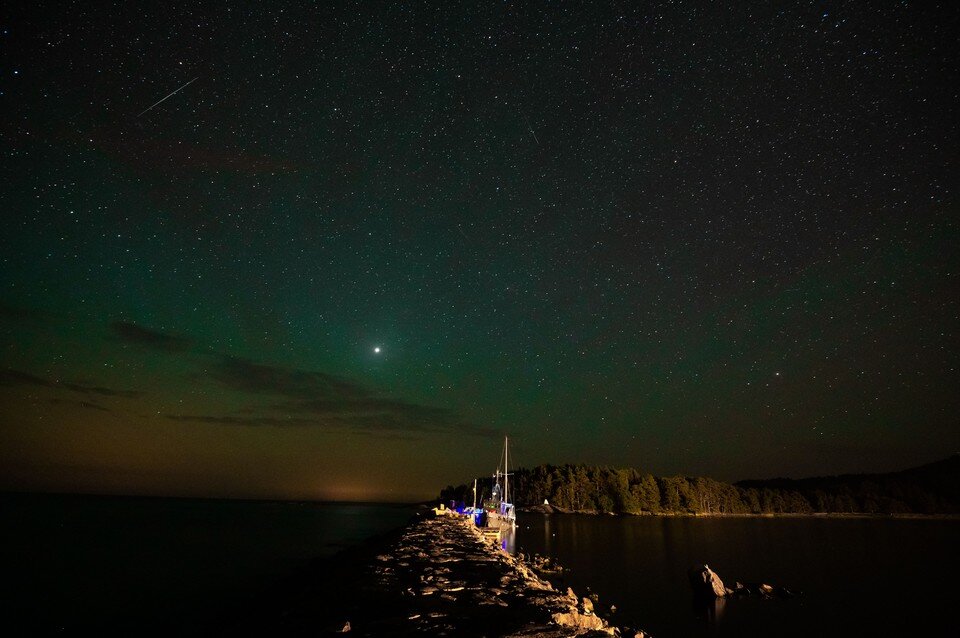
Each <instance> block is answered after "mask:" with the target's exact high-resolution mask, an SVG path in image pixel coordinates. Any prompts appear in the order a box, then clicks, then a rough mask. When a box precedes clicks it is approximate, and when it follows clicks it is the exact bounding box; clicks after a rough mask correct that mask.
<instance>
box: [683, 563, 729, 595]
mask: <svg viewBox="0 0 960 638" xmlns="http://www.w3.org/2000/svg"><path fill="white" fill-rule="evenodd" d="M687 576H688V577H689V579H690V587H692V588H693V593H694V595H695V596H702V597H706V598H723V597H724V596H726V595H727V588H726V587H724V586H723V581H722V580H720V576H718V575H717V573H716V572H714V571H713V570H712V569H710V567H709V566H707V565H701V566H699V567H694V568H692V569H691V570H690V571H688V572H687Z"/></svg>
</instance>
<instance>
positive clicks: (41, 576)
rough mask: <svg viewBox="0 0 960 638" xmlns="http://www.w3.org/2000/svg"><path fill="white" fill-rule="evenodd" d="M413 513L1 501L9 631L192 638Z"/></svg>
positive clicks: (114, 500) (229, 504)
mask: <svg viewBox="0 0 960 638" xmlns="http://www.w3.org/2000/svg"><path fill="white" fill-rule="evenodd" d="M412 514H413V510H412V509H411V508H409V507H403V506H398V505H378V504H342V503H282V502H257V501H217V500H192V499H163V498H133V497H97V496H58V495H11V494H0V521H2V523H3V526H2V531H0V538H2V545H0V546H2V550H0V552H2V554H0V559H2V561H3V563H2V564H3V575H4V578H3V583H2V584H0V612H2V613H3V616H4V621H3V625H2V626H3V627H4V628H5V629H6V628H9V627H10V626H11V625H13V626H14V627H18V628H20V629H21V631H23V634H24V635H39V634H49V633H53V632H57V633H63V634H67V635H70V634H74V635H78V634H83V635H86V633H87V632H89V631H90V630H92V629H103V630H105V631H106V633H107V634H108V635H116V634H121V633H130V634H131V635H136V634H142V633H145V632H146V633H160V632H161V631H163V630H171V631H173V634H172V635H184V633H190V632H191V631H197V630H198V629H197V628H198V627H200V626H201V625H202V623H205V622H208V621H209V620H211V619H213V618H216V617H217V616H218V615H221V614H224V613H229V611H230V610H231V609H234V608H235V607H236V606H237V605H238V604H241V603H242V602H243V601H244V600H247V599H251V598H252V599H256V597H257V596H258V595H259V594H260V593H264V592H267V591H268V589H269V588H270V587H271V586H272V585H273V584H274V583H276V582H277V581H278V580H280V579H282V578H284V577H286V576H289V575H291V574H292V573H294V572H295V571H296V570H297V569H299V568H301V567H304V566H306V565H307V564H308V563H309V561H310V560H311V559H313V558H317V557H324V556H330V555H332V554H334V553H335V552H337V551H339V550H340V549H342V548H344V547H347V546H349V545H353V544H356V543H359V542H361V541H363V540H364V539H366V538H369V537H371V536H375V535H377V534H379V533H382V532H386V531H388V530H390V529H393V528H396V527H399V526H401V525H403V524H404V523H406V522H407V521H408V520H409V519H410V517H411V516H412ZM8 635H9V634H8ZM16 635H19V634H16Z"/></svg>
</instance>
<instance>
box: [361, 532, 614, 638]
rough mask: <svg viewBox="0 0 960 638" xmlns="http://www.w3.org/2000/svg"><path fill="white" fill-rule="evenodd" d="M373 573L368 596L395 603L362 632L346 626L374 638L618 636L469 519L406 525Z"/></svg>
mask: <svg viewBox="0 0 960 638" xmlns="http://www.w3.org/2000/svg"><path fill="white" fill-rule="evenodd" d="M371 568H372V577H373V578H372V580H371V583H370V584H371V585H372V587H373V589H374V590H375V591H376V592H378V593H380V594H381V595H385V597H386V598H390V599H392V600H390V601H389V602H388V601H387V600H383V601H382V604H383V606H382V608H381V609H379V610H378V612H379V613H377V614H376V615H375V617H371V618H369V619H368V620H365V621H364V622H363V624H362V625H361V624H360V620H357V622H354V620H353V619H349V620H350V622H351V628H352V629H353V628H354V627H356V628H357V629H360V628H361V626H362V627H363V628H364V630H365V631H367V632H369V633H370V634H371V635H373V634H391V635H396V634H398V633H402V634H406V633H409V634H430V635H448V636H491V637H492V636H530V637H532V636H544V637H547V636H589V635H596V636H603V635H617V634H618V631H617V630H616V629H615V628H613V627H611V626H609V624H608V623H607V622H606V621H605V620H604V619H602V618H600V617H599V616H597V615H596V614H595V613H594V612H593V606H592V603H591V602H590V600H589V599H579V598H578V597H577V596H576V595H575V594H574V593H573V592H572V591H570V590H569V589H568V590H567V591H566V592H559V591H557V590H555V589H554V588H553V586H552V585H551V584H550V583H549V582H547V581H546V580H543V579H542V578H540V577H539V576H537V574H536V573H534V571H533V570H531V569H530V568H528V567H527V566H526V565H525V564H524V563H523V562H522V561H521V560H519V559H517V558H516V557H514V556H511V555H510V554H508V553H506V552H504V551H502V550H501V549H500V548H499V547H497V546H496V545H495V544H493V543H491V542H489V541H487V540H485V539H484V537H483V535H482V534H481V532H480V531H479V530H478V529H477V528H476V527H475V526H474V525H472V524H471V523H470V522H469V520H468V519H462V518H459V517H456V516H438V517H436V518H430V519H425V520H422V521H420V522H418V523H415V524H413V525H411V526H409V527H408V528H407V529H406V530H404V532H403V534H402V535H401V536H400V538H399V539H398V540H397V541H396V542H395V543H393V544H392V545H391V546H390V547H389V548H388V550H387V551H385V552H382V553H380V554H378V555H377V556H376V558H375V560H374V564H373V565H372V566H371Z"/></svg>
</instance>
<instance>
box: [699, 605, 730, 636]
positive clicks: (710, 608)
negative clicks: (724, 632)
mask: <svg viewBox="0 0 960 638" xmlns="http://www.w3.org/2000/svg"><path fill="white" fill-rule="evenodd" d="M726 605H727V599H726V598H705V597H699V596H696V597H694V598H693V615H694V616H695V617H696V618H697V619H698V620H700V621H702V622H703V624H704V625H706V627H707V628H708V629H710V630H711V633H713V632H716V631H717V629H718V628H719V626H720V621H722V620H723V611H724V608H725V607H726Z"/></svg>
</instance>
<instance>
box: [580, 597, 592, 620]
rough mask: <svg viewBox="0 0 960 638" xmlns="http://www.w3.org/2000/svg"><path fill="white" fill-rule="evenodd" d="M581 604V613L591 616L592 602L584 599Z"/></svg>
mask: <svg viewBox="0 0 960 638" xmlns="http://www.w3.org/2000/svg"><path fill="white" fill-rule="evenodd" d="M581 604H582V605H583V613H584V614H585V615H587V616H589V615H591V614H592V613H593V601H592V600H590V599H589V598H584V599H583V602H582V603H581Z"/></svg>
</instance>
